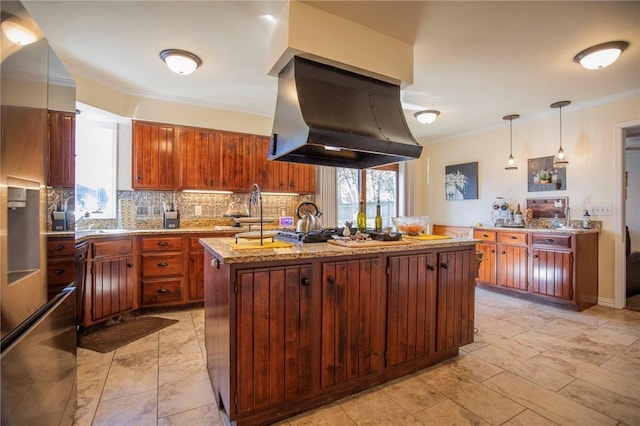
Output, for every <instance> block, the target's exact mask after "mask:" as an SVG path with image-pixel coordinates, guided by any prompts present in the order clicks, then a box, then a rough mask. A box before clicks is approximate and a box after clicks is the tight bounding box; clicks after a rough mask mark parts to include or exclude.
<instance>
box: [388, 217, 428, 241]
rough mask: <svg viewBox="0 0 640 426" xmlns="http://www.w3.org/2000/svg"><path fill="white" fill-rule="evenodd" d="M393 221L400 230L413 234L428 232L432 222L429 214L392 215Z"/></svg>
mask: <svg viewBox="0 0 640 426" xmlns="http://www.w3.org/2000/svg"><path fill="white" fill-rule="evenodd" d="M391 221H392V222H393V224H394V225H395V227H396V229H397V230H398V232H402V233H403V234H407V235H412V236H416V235H420V234H428V233H429V225H430V224H431V221H430V220H429V216H398V217H392V218H391Z"/></svg>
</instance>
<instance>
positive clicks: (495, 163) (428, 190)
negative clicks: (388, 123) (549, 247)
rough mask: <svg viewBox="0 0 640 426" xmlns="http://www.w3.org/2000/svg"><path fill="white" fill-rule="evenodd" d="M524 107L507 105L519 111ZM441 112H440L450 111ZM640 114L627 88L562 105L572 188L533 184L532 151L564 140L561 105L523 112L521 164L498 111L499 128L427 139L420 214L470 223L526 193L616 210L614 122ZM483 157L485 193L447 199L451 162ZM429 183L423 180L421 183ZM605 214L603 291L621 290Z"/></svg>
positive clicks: (517, 124) (577, 214) (550, 151)
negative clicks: (531, 188)
mask: <svg viewBox="0 0 640 426" xmlns="http://www.w3.org/2000/svg"><path fill="white" fill-rule="evenodd" d="M517 112H518V111H505V114H507V113H517ZM443 118H444V117H441V118H440V119H443ZM638 118H640V95H639V94H638V92H634V93H631V94H627V95H626V96H624V97H620V98H618V99H616V100H612V101H611V102H608V103H605V104H600V105H595V106H582V105H575V104H572V105H570V106H569V107H565V108H563V110H562V125H563V126H562V127H563V147H564V150H565V152H566V153H567V155H568V159H569V166H568V168H567V189H566V190H564V191H550V192H528V191H527V159H530V158H538V157H546V156H552V155H554V154H555V152H556V151H557V149H558V145H559V119H558V110H551V109H550V113H549V114H545V115H544V116H541V117H539V118H535V119H527V117H521V118H520V119H519V120H515V121H514V122H513V155H514V157H515V159H516V161H517V163H518V170H517V171H516V172H506V171H505V170H504V166H505V164H506V161H507V158H508V156H509V127H508V122H506V121H505V122H503V123H502V119H501V117H497V119H496V122H497V123H499V124H497V125H496V128H494V129H489V130H486V131H484V132H478V133H475V134H469V135H464V136H459V137H454V138H450V139H448V140H443V141H440V142H439V143H436V144H431V145H426V146H425V147H424V151H423V154H422V157H421V158H420V159H419V160H415V163H416V164H415V170H416V172H415V178H416V185H415V191H414V194H413V196H414V197H415V200H416V202H415V212H414V213H415V214H416V215H428V216H430V217H431V222H432V223H440V224H448V225H460V226H469V225H475V224H477V223H479V222H480V223H485V224H489V223H491V216H490V209H491V204H492V203H493V200H494V199H495V197H496V196H502V197H504V198H505V199H506V200H507V201H508V202H510V203H516V202H521V203H524V200H525V199H526V198H532V197H544V196H553V195H557V196H563V197H564V196H566V197H569V206H570V207H571V209H572V210H571V218H572V219H580V218H581V217H582V212H583V210H584V209H585V208H588V207H589V206H592V205H598V206H600V205H603V206H612V207H613V208H614V212H613V213H614V215H615V214H618V213H619V212H618V211H616V209H618V208H619V207H618V206H614V205H613V203H614V182H617V180H615V179H614V176H613V169H614V154H615V152H616V151H615V150H616V147H615V146H614V145H615V143H614V125H615V124H616V123H621V122H625V121H630V120H636V119H638ZM473 161H477V162H478V199H477V200H465V201H445V194H444V175H445V173H444V170H445V166H447V165H453V164H460V163H467V162H473ZM421 182H422V183H424V184H420V183H421ZM594 219H596V220H601V221H602V222H603V230H602V232H601V234H600V239H599V241H600V242H599V261H598V265H599V284H600V286H599V296H600V297H601V298H605V299H610V300H613V298H614V268H613V265H614V262H613V260H614V258H613V256H614V237H615V234H614V232H615V231H614V216H603V217H594Z"/></svg>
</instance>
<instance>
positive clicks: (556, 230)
mask: <svg viewBox="0 0 640 426" xmlns="http://www.w3.org/2000/svg"><path fill="white" fill-rule="evenodd" d="M473 229H475V230H479V231H480V230H483V229H486V230H488V231H503V232H532V233H536V234H548V233H553V234H597V233H599V232H600V229H595V228H592V229H582V228H577V227H573V228H540V227H536V228H527V227H523V228H518V227H513V226H493V225H487V226H484V225H483V226H474V227H473Z"/></svg>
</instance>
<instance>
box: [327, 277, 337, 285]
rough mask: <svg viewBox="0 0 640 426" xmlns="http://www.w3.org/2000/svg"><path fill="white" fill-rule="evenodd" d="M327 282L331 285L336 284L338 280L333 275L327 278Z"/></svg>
mask: <svg viewBox="0 0 640 426" xmlns="http://www.w3.org/2000/svg"><path fill="white" fill-rule="evenodd" d="M327 281H329V284H335V282H336V279H335V278H334V276H333V275H329V278H327Z"/></svg>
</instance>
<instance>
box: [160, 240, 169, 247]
mask: <svg viewBox="0 0 640 426" xmlns="http://www.w3.org/2000/svg"><path fill="white" fill-rule="evenodd" d="M158 245H159V246H160V247H165V246H168V245H169V243H168V242H166V241H158Z"/></svg>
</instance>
